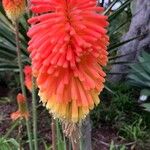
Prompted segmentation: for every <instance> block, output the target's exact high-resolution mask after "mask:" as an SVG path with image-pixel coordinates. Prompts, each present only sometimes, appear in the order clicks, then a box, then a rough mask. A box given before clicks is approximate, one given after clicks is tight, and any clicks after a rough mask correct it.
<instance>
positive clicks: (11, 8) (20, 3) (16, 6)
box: [2, 0, 26, 22]
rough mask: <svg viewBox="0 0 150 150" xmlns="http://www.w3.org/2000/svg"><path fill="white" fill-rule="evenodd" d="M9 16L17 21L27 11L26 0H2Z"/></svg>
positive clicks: (13, 20)
mask: <svg viewBox="0 0 150 150" xmlns="http://www.w3.org/2000/svg"><path fill="white" fill-rule="evenodd" d="M2 4H3V7H4V10H5V12H6V14H7V16H8V18H9V19H10V20H11V21H12V22H15V21H16V20H17V19H18V18H19V17H20V16H21V15H22V14H23V13H24V11H25V6H26V2H25V0H2Z"/></svg>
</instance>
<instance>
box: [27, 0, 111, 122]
mask: <svg viewBox="0 0 150 150" xmlns="http://www.w3.org/2000/svg"><path fill="white" fill-rule="evenodd" d="M31 5H32V11H33V13H36V14H37V15H36V16H34V17H32V18H31V19H30V20H29V23H31V25H32V27H31V28H30V29H29V32H28V36H29V37H30V38H31V40H30V42H29V48H28V49H29V51H30V53H31V54H30V57H31V59H32V67H33V72H34V74H36V77H37V86H38V88H39V96H40V98H41V101H42V102H43V104H44V105H45V106H46V108H47V109H49V111H50V113H52V114H54V117H57V118H60V119H62V120H65V121H67V122H73V123H76V122H80V121H81V120H83V119H84V118H85V117H86V116H87V114H88V113H89V112H90V110H91V109H93V108H94V107H95V106H96V105H97V104H98V103H99V97H98V95H99V93H100V92H101V91H102V89H103V87H104V81H105V80H104V77H105V73H104V71H103V69H102V67H103V66H104V65H106V63H107V60H108V59H107V55H108V52H107V51H106V50H107V45H108V43H109V38H108V36H107V35H106V31H107V30H106V29H105V27H107V25H108V22H107V17H106V16H104V15H102V14H99V13H97V12H98V11H102V9H101V7H100V8H98V9H97V7H96V0H82V1H81V0H61V1H60V0H55V1H53V0H50V1H48V0H45V1H43V0H38V2H37V1H35V0H32V1H31Z"/></svg>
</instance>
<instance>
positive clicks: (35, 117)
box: [32, 76, 38, 150]
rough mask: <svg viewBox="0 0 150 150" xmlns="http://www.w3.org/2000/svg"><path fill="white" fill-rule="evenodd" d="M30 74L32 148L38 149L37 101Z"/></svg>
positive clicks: (34, 84) (33, 79)
mask: <svg viewBox="0 0 150 150" xmlns="http://www.w3.org/2000/svg"><path fill="white" fill-rule="evenodd" d="M35 82H36V81H35V78H34V77H33V76H32V109H33V135H34V149H35V150H38V143H37V110H36V109H37V102H36V83H35Z"/></svg>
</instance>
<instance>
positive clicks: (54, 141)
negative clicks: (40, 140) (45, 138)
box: [51, 117, 57, 150]
mask: <svg viewBox="0 0 150 150" xmlns="http://www.w3.org/2000/svg"><path fill="white" fill-rule="evenodd" d="M51 129H52V150H57V148H56V120H55V119H54V118H53V117H52V123H51Z"/></svg>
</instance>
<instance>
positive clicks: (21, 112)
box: [11, 93, 29, 121]
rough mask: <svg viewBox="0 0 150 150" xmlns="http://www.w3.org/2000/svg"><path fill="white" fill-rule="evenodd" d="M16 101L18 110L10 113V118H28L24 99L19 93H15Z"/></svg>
mask: <svg viewBox="0 0 150 150" xmlns="http://www.w3.org/2000/svg"><path fill="white" fill-rule="evenodd" d="M17 103H18V110H17V111H16V112H13V113H12V114H11V119H12V120H13V121H15V120H17V119H28V118H29V112H28V111H27V108H26V99H25V97H24V96H23V95H22V94H21V93H19V94H18V95H17Z"/></svg>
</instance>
